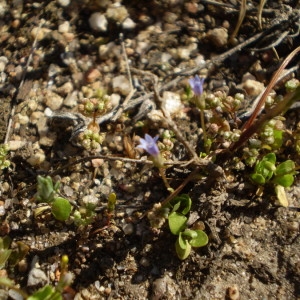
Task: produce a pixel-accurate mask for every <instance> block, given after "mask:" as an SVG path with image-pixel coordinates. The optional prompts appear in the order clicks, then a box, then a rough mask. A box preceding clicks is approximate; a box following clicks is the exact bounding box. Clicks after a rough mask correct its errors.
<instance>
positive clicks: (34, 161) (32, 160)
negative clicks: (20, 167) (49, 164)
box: [27, 149, 46, 166]
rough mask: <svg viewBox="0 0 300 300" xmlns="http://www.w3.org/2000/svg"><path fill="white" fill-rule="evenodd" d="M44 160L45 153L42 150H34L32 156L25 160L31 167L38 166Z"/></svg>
mask: <svg viewBox="0 0 300 300" xmlns="http://www.w3.org/2000/svg"><path fill="white" fill-rule="evenodd" d="M45 159H46V155H45V152H44V151H43V150H42V149H38V150H36V151H35V152H34V153H32V155H31V156H30V157H29V158H28V159H27V162H28V163H29V164H30V165H32V166H39V165H40V164H41V163H43V162H44V161H45Z"/></svg>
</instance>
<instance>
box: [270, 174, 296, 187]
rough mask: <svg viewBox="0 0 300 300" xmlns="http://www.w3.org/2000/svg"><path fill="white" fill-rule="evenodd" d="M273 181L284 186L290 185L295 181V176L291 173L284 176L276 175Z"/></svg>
mask: <svg viewBox="0 0 300 300" xmlns="http://www.w3.org/2000/svg"><path fill="white" fill-rule="evenodd" d="M272 182H273V183H276V184H279V185H282V186H283V187H290V186H291V185H292V184H293V182H294V176H293V175H291V174H285V175H282V176H276V177H275V178H274V179H273V180H272Z"/></svg>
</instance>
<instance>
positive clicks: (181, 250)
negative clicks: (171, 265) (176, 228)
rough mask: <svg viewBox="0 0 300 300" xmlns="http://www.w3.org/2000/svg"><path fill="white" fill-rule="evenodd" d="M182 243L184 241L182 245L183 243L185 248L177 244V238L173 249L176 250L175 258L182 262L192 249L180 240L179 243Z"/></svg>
mask: <svg viewBox="0 0 300 300" xmlns="http://www.w3.org/2000/svg"><path fill="white" fill-rule="evenodd" d="M182 241H184V243H185V248H182V247H181V244H180V243H179V237H178V239H177V240H176V244H175V249H176V253H177V256H178V257H179V259H181V260H184V259H186V258H187V257H188V256H189V255H190V253H191V250H192V247H191V245H190V244H189V243H188V242H187V241H185V240H184V239H182V240H181V242H182Z"/></svg>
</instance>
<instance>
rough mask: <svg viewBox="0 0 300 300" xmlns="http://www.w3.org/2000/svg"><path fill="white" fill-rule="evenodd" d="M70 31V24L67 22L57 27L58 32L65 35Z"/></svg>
mask: <svg viewBox="0 0 300 300" xmlns="http://www.w3.org/2000/svg"><path fill="white" fill-rule="evenodd" d="M69 30H70V23H69V22H68V21H65V22H63V23H62V24H60V25H59V26H58V32H60V33H67V32H69Z"/></svg>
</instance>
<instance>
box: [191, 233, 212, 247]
mask: <svg viewBox="0 0 300 300" xmlns="http://www.w3.org/2000/svg"><path fill="white" fill-rule="evenodd" d="M193 231H194V232H196V234H197V235H196V237H195V238H193V239H192V240H190V241H189V243H190V245H191V246H192V247H195V248H198V247H203V246H205V245H207V243H208V236H207V234H206V233H205V232H204V231H202V230H193Z"/></svg>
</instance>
